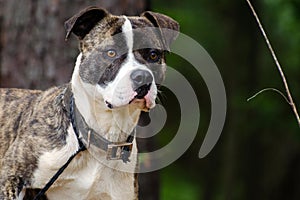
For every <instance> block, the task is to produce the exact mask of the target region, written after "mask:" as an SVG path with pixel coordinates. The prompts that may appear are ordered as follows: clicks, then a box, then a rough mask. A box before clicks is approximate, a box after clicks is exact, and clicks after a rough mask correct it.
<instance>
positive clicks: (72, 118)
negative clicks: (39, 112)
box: [34, 96, 86, 200]
mask: <svg viewBox="0 0 300 200" xmlns="http://www.w3.org/2000/svg"><path fill="white" fill-rule="evenodd" d="M66 107H67V106H66ZM67 113H69V119H70V121H71V124H72V127H73V130H74V132H75V134H76V137H77V140H78V144H79V149H78V150H77V151H76V152H75V153H74V154H73V155H72V156H71V157H70V158H69V159H68V161H67V162H66V163H65V164H64V165H63V166H62V167H61V168H59V170H58V171H57V172H56V173H55V174H54V176H53V177H52V178H51V179H50V180H49V182H48V183H47V184H46V185H45V187H44V188H43V189H41V190H40V191H39V193H38V194H37V195H36V196H35V197H34V200H39V198H41V197H42V196H43V195H44V194H45V193H46V192H47V190H48V189H49V188H50V187H51V186H52V185H53V183H54V182H55V181H56V180H57V179H58V177H59V176H60V175H61V174H62V173H63V171H64V170H65V169H66V168H67V167H68V165H69V164H70V162H71V161H72V160H73V158H75V156H76V155H77V154H78V153H80V152H81V151H84V150H86V147H85V146H84V144H83V143H82V141H81V140H80V139H79V132H78V130H77V127H76V124H75V116H74V98H73V96H71V98H70V109H69V110H67Z"/></svg>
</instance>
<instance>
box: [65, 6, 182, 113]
mask: <svg viewBox="0 0 300 200" xmlns="http://www.w3.org/2000/svg"><path fill="white" fill-rule="evenodd" d="M65 27H66V30H67V36H66V38H68V37H69V35H70V34H71V33H74V34H75V35H76V36H77V37H78V38H79V41H80V47H79V48H80V52H81V55H80V56H79V60H77V65H78V66H76V67H77V68H78V69H75V70H77V76H79V77H78V78H79V79H80V81H82V83H83V84H84V85H85V86H87V88H88V87H90V86H93V87H90V88H96V89H94V90H96V91H93V92H96V94H94V95H95V96H97V97H99V99H101V101H103V103H104V104H105V105H106V106H107V108H109V109H114V108H118V107H123V106H126V105H129V104H132V105H136V106H137V107H138V108H139V109H141V110H149V109H150V108H152V107H154V105H155V98H156V94H157V87H156V85H157V84H160V83H161V82H162V81H163V79H164V74H165V68H166V64H165V53H166V52H167V51H168V50H169V46H170V44H171V42H172V41H173V40H174V39H175V38H176V37H177V31H178V30H179V25H178V23H177V22H176V21H174V20H173V19H171V18H170V17H168V16H165V15H163V14H159V13H154V12H150V11H147V12H144V13H143V14H141V15H140V16H134V17H126V16H115V15H112V14H110V13H108V12H107V11H106V10H104V9H102V8H97V7H89V8H87V9H85V10H83V11H81V12H80V13H78V14H76V15H75V16H73V17H72V18H71V19H69V20H68V21H66V23H65ZM165 30H171V31H165Z"/></svg>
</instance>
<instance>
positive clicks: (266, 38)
mask: <svg viewBox="0 0 300 200" xmlns="http://www.w3.org/2000/svg"><path fill="white" fill-rule="evenodd" d="M246 1H247V3H248V5H249V7H250V9H251V11H252V13H253V15H254V17H255V19H256V21H257V23H258V26H259V28H260V31H261V33H262V34H263V36H264V38H265V41H266V43H267V45H268V48H269V50H270V52H271V54H272V57H273V60H274V61H275V64H276V66H277V69H278V71H279V73H280V76H281V78H282V81H283V84H284V87H285V90H286V93H287V98H288V102H289V104H290V105H291V107H292V109H293V111H294V114H295V116H296V119H297V122H298V126H299V127H300V117H299V114H298V111H297V108H296V105H295V103H294V100H293V98H292V95H291V92H290V89H289V86H288V83H287V80H286V78H285V75H284V73H283V70H282V68H281V66H280V64H279V62H278V59H277V57H276V55H275V52H274V50H273V48H272V45H271V43H270V41H269V39H268V37H267V34H266V32H265V30H264V28H263V26H262V24H261V22H260V20H259V18H258V16H257V14H256V12H255V10H254V8H253V6H252V4H251V2H250V0H246Z"/></svg>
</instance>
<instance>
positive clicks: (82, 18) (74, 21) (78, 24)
mask: <svg viewBox="0 0 300 200" xmlns="http://www.w3.org/2000/svg"><path fill="white" fill-rule="evenodd" d="M107 15H108V12H107V11H106V10H105V9H103V8H98V7H95V6H92V7H88V8H86V9H84V10H82V11H80V12H79V13H77V14H76V15H74V16H73V17H71V18H70V19H69V20H67V21H66V22H65V29H66V31H67V34H66V40H67V39H68V38H69V36H70V34H71V33H74V34H75V35H76V36H77V37H78V38H79V39H83V38H84V36H85V35H86V34H88V33H89V32H90V30H91V29H92V28H93V27H94V26H95V25H96V24H97V23H98V22H99V21H100V20H102V19H103V18H104V17H106V16H107Z"/></svg>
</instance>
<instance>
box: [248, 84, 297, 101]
mask: <svg viewBox="0 0 300 200" xmlns="http://www.w3.org/2000/svg"><path fill="white" fill-rule="evenodd" d="M270 90H271V91H275V92H277V93H278V94H280V95H281V96H282V97H283V98H284V100H285V101H286V102H287V103H288V104H290V102H289V100H288V98H287V97H286V96H285V95H284V94H283V93H282V92H281V91H280V90H278V89H276V88H265V89H262V90H260V91H259V92H257V93H255V94H254V95H253V96H252V97H250V98H248V99H247V101H250V100H252V99H254V98H255V97H257V96H258V95H259V94H261V93H263V92H266V91H270ZM290 105H291V104H290Z"/></svg>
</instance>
